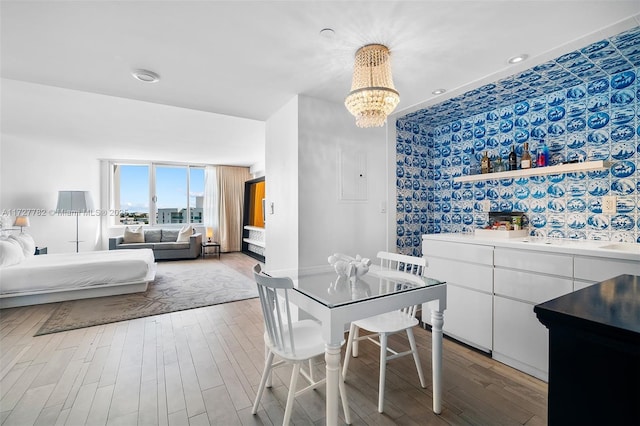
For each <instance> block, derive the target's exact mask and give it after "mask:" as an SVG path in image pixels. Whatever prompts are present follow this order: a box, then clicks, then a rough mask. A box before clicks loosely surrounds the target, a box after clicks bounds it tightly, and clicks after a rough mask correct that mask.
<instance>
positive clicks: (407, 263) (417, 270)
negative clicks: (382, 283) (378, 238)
mask: <svg viewBox="0 0 640 426" xmlns="http://www.w3.org/2000/svg"><path fill="white" fill-rule="evenodd" d="M377 256H378V259H380V266H381V267H382V268H384V269H392V270H396V271H401V272H406V273H408V274H413V275H419V276H423V275H424V272H425V267H426V266H427V261H426V259H425V258H424V257H415V256H409V255H406V254H398V253H390V252H387V251H379V252H378V255H377Z"/></svg>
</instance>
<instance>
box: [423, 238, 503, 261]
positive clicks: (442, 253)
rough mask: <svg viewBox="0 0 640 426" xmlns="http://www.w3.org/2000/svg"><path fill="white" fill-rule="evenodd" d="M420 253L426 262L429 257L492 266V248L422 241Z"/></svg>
mask: <svg viewBox="0 0 640 426" xmlns="http://www.w3.org/2000/svg"><path fill="white" fill-rule="evenodd" d="M422 253H423V255H424V257H426V258H427V260H428V259H429V258H430V257H431V256H435V257H440V258H445V259H452V260H458V261H460V262H465V263H468V262H471V263H479V264H482V265H491V266H493V246H483V245H477V244H466V243H451V242H447V241H431V240H424V241H423V242H422Z"/></svg>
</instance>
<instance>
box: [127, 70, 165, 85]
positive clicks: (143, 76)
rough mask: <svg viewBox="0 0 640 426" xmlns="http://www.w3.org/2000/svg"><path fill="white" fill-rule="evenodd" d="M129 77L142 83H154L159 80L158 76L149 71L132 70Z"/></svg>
mask: <svg viewBox="0 0 640 426" xmlns="http://www.w3.org/2000/svg"><path fill="white" fill-rule="evenodd" d="M131 75H133V77H134V78H135V79H136V80H140V81H142V82H143V83H155V82H157V81H158V80H160V76H159V75H158V74H156V73H155V72H153V71H149V70H134V71H133V72H132V73H131Z"/></svg>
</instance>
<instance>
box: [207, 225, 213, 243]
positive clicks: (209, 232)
mask: <svg viewBox="0 0 640 426" xmlns="http://www.w3.org/2000/svg"><path fill="white" fill-rule="evenodd" d="M211 238H213V228H207V242H208V243H210V242H211Z"/></svg>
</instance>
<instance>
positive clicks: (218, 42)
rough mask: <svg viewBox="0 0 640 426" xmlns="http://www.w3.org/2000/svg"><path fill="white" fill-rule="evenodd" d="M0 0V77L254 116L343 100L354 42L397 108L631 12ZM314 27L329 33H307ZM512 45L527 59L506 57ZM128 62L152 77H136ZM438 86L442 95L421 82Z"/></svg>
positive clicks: (570, 4)
mask: <svg viewBox="0 0 640 426" xmlns="http://www.w3.org/2000/svg"><path fill="white" fill-rule="evenodd" d="M0 7H1V10H0V11H1V21H0V24H1V36H2V40H1V45H0V47H1V50H0V55H1V57H0V59H1V68H0V72H1V76H2V77H3V78H8V79H13V80H21V81H26V82H32V83H39V84H44V85H49V86H57V87H62V88H68V89H75V90H80V91H85V92H93V93H99V94H105V95H110V96H116V97H121V98H129V99H135V100H140V101H147V102H152V103H156V104H164V105H171V106H177V107H182V108H188V109H193V110H198V111H205V112H212V113H218V114H224V115H230V116H235V117H242V118H249V119H254V120H261V121H264V120H266V119H268V118H269V117H270V116H271V115H272V114H273V113H274V112H276V111H277V110H278V109H279V108H280V107H282V106H283V105H284V104H285V103H286V102H287V101H288V100H289V99H291V98H292V97H293V96H294V95H296V94H305V95H309V96H313V97H317V98H322V99H326V100H329V101H333V102H336V103H342V102H343V100H344V98H345V96H346V95H347V93H348V92H349V90H350V84H351V71H352V66H353V55H354V53H355V51H356V50H357V49H358V48H359V47H360V46H362V45H364V44H368V43H383V44H386V45H387V46H388V47H389V48H390V49H391V51H392V68H393V74H394V82H395V85H396V88H397V89H398V91H399V92H400V98H401V100H400V104H399V106H398V108H397V111H398V112H402V111H405V112H408V111H412V110H416V109H417V108H418V107H420V106H421V105H425V104H429V103H433V102H435V101H436V100H438V99H445V98H446V96H447V95H451V96H452V94H453V93H455V92H456V91H460V90H462V89H463V88H465V89H468V88H470V86H473V85H474V84H476V83H477V84H480V83H482V82H483V81H486V80H487V78H488V77H490V76H493V75H500V74H502V75H505V74H510V73H515V72H518V71H521V70H524V69H527V68H529V67H531V66H533V65H535V64H537V63H542V62H543V61H544V60H546V59H548V58H547V56H548V55H549V52H551V51H555V52H558V49H560V50H562V48H563V46H567V49H569V48H570V47H571V45H572V43H573V44H575V42H576V41H579V40H581V39H584V38H585V37H586V38H591V39H594V40H595V39H600V38H603V37H604V36H609V35H611V34H612V30H611V28H612V27H614V28H615V26H616V24H617V25H618V26H620V23H621V22H623V21H625V20H626V22H627V23H626V24H625V25H626V26H628V21H629V18H631V17H633V20H635V22H636V23H635V24H636V25H638V21H637V15H638V14H639V13H640V2H638V1H637V0H633V1H580V2H578V1H516V0H512V1H455V0H447V1H380V2H375V1H367V2H364V1H361V2H355V1H204V0H201V1H145V0H139V1H98V0H85V1H55V0H49V1H46V2H45V1H42V2H39V1H5V0H2V2H1V4H0ZM327 27H329V28H332V29H333V30H334V31H335V34H334V36H333V37H323V36H321V35H320V30H321V29H323V28H327ZM623 29H624V28H623ZM600 35H602V36H600ZM521 53H526V54H528V55H529V59H528V60H527V61H524V62H523V63H521V64H518V65H509V64H508V63H507V59H508V58H510V57H512V56H514V55H517V54H521ZM560 53H562V52H560ZM556 56H557V55H556ZM138 68H143V69H149V70H152V71H154V72H156V73H158V74H159V75H160V77H161V79H160V81H159V82H158V83H154V84H148V83H141V82H139V81H137V80H135V79H134V78H133V77H132V76H131V71H132V70H134V69H138ZM438 88H445V89H447V94H445V96H444V97H443V95H441V96H440V98H438V97H436V96H435V95H433V94H432V91H433V90H435V89H438ZM345 113H347V112H346V110H345Z"/></svg>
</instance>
